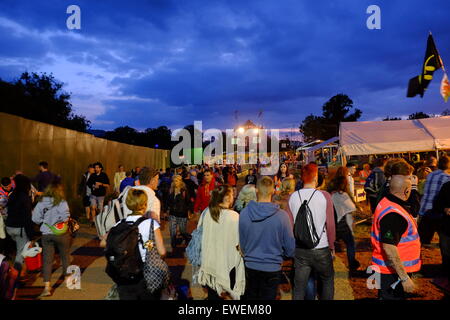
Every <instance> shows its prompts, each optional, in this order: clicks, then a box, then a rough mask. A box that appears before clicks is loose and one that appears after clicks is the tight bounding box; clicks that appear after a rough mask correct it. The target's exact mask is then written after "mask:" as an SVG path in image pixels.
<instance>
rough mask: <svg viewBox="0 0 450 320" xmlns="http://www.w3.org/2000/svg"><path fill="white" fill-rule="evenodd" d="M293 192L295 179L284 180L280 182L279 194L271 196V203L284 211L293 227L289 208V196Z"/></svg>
mask: <svg viewBox="0 0 450 320" xmlns="http://www.w3.org/2000/svg"><path fill="white" fill-rule="evenodd" d="M294 192H295V179H293V178H284V180H283V182H281V190H280V193H279V194H277V195H274V196H273V201H274V202H275V203H276V204H278V205H279V206H280V208H281V209H282V210H284V211H286V212H287V213H288V215H289V220H290V221H291V223H292V226H294V218H293V215H292V212H291V209H290V208H289V198H290V197H291V194H292V193H294Z"/></svg>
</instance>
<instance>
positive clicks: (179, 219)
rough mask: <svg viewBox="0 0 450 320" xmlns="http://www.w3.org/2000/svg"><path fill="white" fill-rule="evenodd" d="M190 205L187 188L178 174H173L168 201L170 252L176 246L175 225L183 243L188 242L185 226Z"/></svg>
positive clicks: (188, 237)
mask: <svg viewBox="0 0 450 320" xmlns="http://www.w3.org/2000/svg"><path fill="white" fill-rule="evenodd" d="M189 181H191V180H189ZM191 205H192V202H191V197H190V194H189V190H188V189H187V187H186V185H185V183H184V182H183V179H182V178H181V176H180V175H175V176H173V178H172V185H171V186H170V194H169V203H168V209H169V221H170V240H171V242H170V243H171V246H172V252H173V250H175V247H176V246H177V242H176V240H177V226H178V229H179V230H180V234H181V236H182V237H183V239H184V241H185V243H188V242H189V240H190V235H189V233H188V232H187V229H186V226H187V221H188V215H189V211H190V210H191V209H192V206H191Z"/></svg>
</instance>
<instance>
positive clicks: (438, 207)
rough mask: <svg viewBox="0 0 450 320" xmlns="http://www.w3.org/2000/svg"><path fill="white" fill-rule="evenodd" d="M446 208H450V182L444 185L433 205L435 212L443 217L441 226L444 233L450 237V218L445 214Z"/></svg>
mask: <svg viewBox="0 0 450 320" xmlns="http://www.w3.org/2000/svg"><path fill="white" fill-rule="evenodd" d="M445 208H450V182H447V183H444V184H443V186H442V187H441V190H440V191H439V194H438V196H437V197H436V199H435V200H434V204H433V212H436V213H441V214H442V215H443V218H442V224H441V228H442V229H441V230H442V232H444V234H446V235H447V236H450V216H449V215H446V214H445V212H444V209H445Z"/></svg>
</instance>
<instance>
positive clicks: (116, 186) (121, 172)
mask: <svg viewBox="0 0 450 320" xmlns="http://www.w3.org/2000/svg"><path fill="white" fill-rule="evenodd" d="M125 178H126V173H125V169H124V167H123V165H119V171H117V172H116V173H115V174H114V192H115V193H116V194H119V193H120V183H121V182H122V180H123V179H125Z"/></svg>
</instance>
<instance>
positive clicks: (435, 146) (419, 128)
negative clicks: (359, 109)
mask: <svg viewBox="0 0 450 320" xmlns="http://www.w3.org/2000/svg"><path fill="white" fill-rule="evenodd" d="M339 142H340V145H341V151H342V153H343V154H344V155H346V156H352V155H369V154H390V153H402V152H425V151H437V150H440V149H450V116H448V117H438V118H428V119H419V120H395V121H361V122H342V123H341V125H340V130H339Z"/></svg>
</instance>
